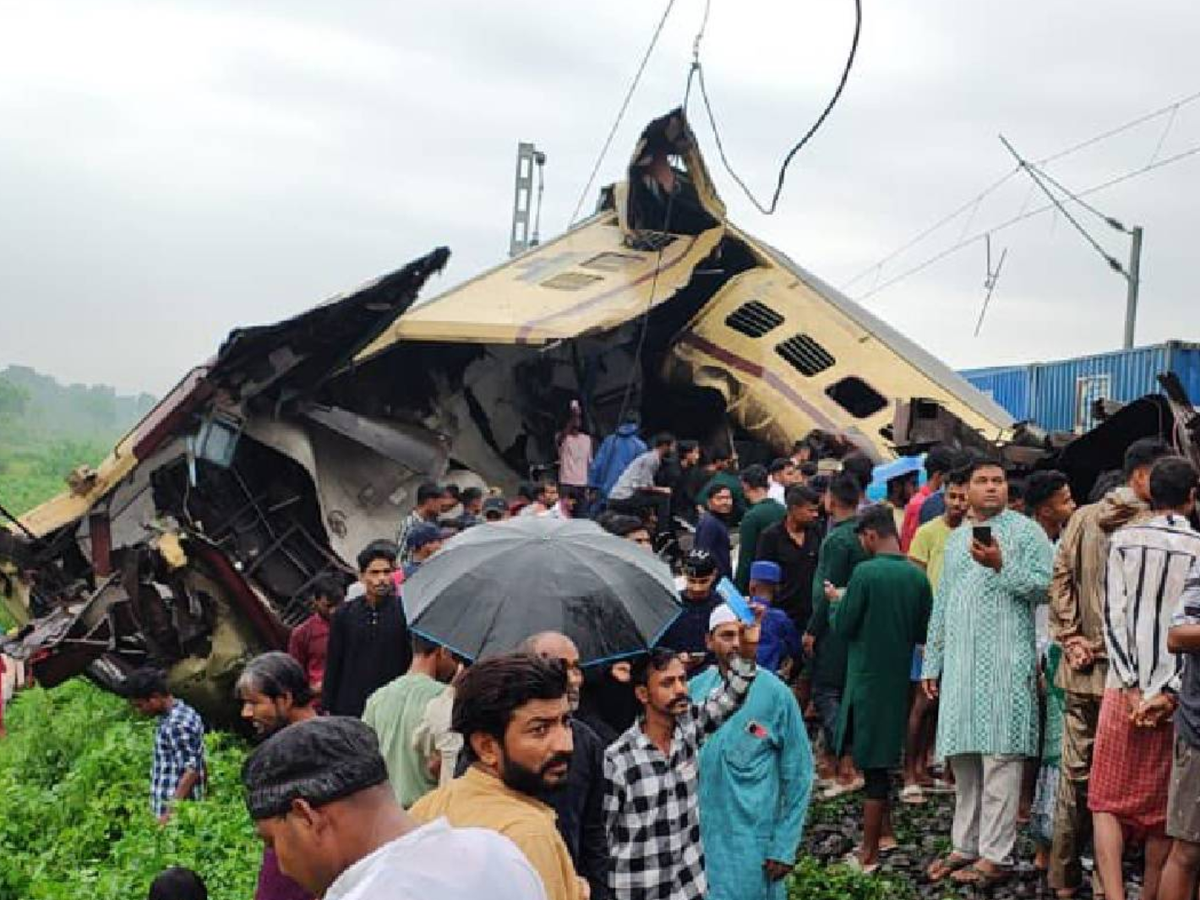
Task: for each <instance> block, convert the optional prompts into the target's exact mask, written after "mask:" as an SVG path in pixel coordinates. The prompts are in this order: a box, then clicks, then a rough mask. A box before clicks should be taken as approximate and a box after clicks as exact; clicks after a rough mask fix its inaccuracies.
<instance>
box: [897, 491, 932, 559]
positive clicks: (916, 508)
mask: <svg viewBox="0 0 1200 900" xmlns="http://www.w3.org/2000/svg"><path fill="white" fill-rule="evenodd" d="M932 493H933V488H932V487H930V486H929V484H928V483H926V484H923V485H921V489H920V490H919V491H917V492H916V494H914V495H913V498H912V499H911V500H909V501H908V505H907V506H905V507H904V526H903V527H902V528H901V529H900V552H901V553H907V552H908V546H909V544H911V543H912V539H913V538H914V537H916V535H917V529H918V528H920V527H921V507H922V506H924V505H925V501H926V500H928V499H929V496H930V495H931V494H932Z"/></svg>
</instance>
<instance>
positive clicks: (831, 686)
mask: <svg viewBox="0 0 1200 900" xmlns="http://www.w3.org/2000/svg"><path fill="white" fill-rule="evenodd" d="M861 499H862V490H861V489H860V487H859V484H858V481H857V480H856V479H855V478H854V476H853V475H851V474H850V473H847V472H843V473H841V474H840V475H837V476H836V477H835V478H834V479H833V481H832V482H831V483H830V485H829V491H828V493H826V495H825V509H826V511H827V512H828V513H829V520H830V529H829V534H827V535H826V536H825V540H824V541H823V542H822V543H821V550H820V553H819V554H818V556H817V571H816V573H815V574H814V575H813V591H812V596H813V612H812V617H811V618H810V619H809V621H808V628H807V629H806V631H805V634H804V637H803V643H804V652H805V653H807V654H808V655H810V656H812V658H813V665H812V697H813V705H814V706H815V707H816V708H817V714H818V715H819V716H820V718H821V730H822V732H823V733H824V736H825V752H826V754H827V756H826V758H825V760H824V761H823V762H824V768H825V769H826V770H828V769H829V767H830V765H831V763H833V760H834V759H836V756H835V755H834V750H833V748H834V745H835V743H836V740H835V739H836V735H837V721H838V710H839V708H840V706H841V702H842V691H843V690H844V688H845V686H846V642H845V640H843V639H842V637H841V636H840V635H839V634H837V632H835V631H833V630H832V629H831V628H830V627H829V600H828V599H827V598H826V596H825V582H827V581H828V582H830V583H831V584H832V585H833V586H834V587H835V588H839V589H841V588H844V587H845V586H846V585H848V584H849V583H850V575H851V573H852V572H853V571H854V567H855V566H857V565H858V564H859V563H861V562H864V561H865V560H866V559H867V554H866V551H864V550H863V548H862V544H860V543H859V541H858V535H857V534H855V533H854V525H855V517H856V515H857V514H858V504H859V502H860V500H861ZM833 764H834V765H835V766H836V769H837V772H836V779H835V780H834V782H833V783H832V784H828V785H827V786H826V789H825V792H824V793H823V794H822V799H825V800H832V799H833V798H834V797H839V796H841V795H842V794H846V793H850V792H851V791H853V790H855V789H856V788H858V787H861V786H862V785H861V783H860V782H858V781H857V779H856V778H855V777H854V772H853V766H852V765H850V761H849V759H848V758H846V759H843V760H841V761H840V763H833ZM829 774H833V773H829Z"/></svg>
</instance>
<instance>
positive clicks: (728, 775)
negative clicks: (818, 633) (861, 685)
mask: <svg viewBox="0 0 1200 900" xmlns="http://www.w3.org/2000/svg"><path fill="white" fill-rule="evenodd" d="M755 565H758V563H755ZM738 631H739V629H738V621H737V616H735V615H734V614H733V611H732V610H731V609H730V608H729V607H728V606H726V605H725V604H721V605H720V606H718V607H717V608H716V609H715V610H713V613H712V615H711V616H710V618H709V633H708V646H709V650H710V651H711V652H712V654H713V656H715V657H716V660H717V665H716V668H710V669H707V670H706V671H704V672H702V673H701V674H700V675H699V676H697V677H696V678H694V679H692V681H691V682H690V683H689V684H688V693H689V694H690V695H691V698H692V702H693V703H699V702H701V701H702V700H703V699H704V698H705V697H707V696H709V695H710V694H711V693H712V692H713V690H714V689H716V688H717V686H718V685H720V684H721V682H722V679H725V678H727V677H728V672H729V667H730V664H731V663H732V661H733V658H734V657H736V656H737V652H738V651H737V648H738ZM765 631H766V629H765V623H764V634H763V638H764V640H765V638H766V634H765ZM762 646H763V645H761V644H760V645H759V659H760V661H761V659H762ZM812 779H813V758H812V750H811V749H810V748H809V744H808V734H807V733H806V732H805V730H804V717H803V716H802V715H801V713H800V707H799V705H798V704H797V703H796V698H795V697H794V696H793V694H792V692H791V691H790V690H788V688H787V686H786V685H784V683H783V682H782V681H780V680H779V679H778V678H776V677H775V676H774V675H772V674H771V673H770V672H764V671H762V670H761V669H760V671H759V674H758V677H757V678H755V679H754V681H753V682H752V683H751V685H750V693H749V695H748V696H747V697H746V702H745V703H744V704H743V706H742V708H741V709H739V710H738V711H737V712H736V713H734V714H733V716H731V717H730V718H729V719H728V720H726V722H725V723H724V724H723V725H721V727H720V728H718V729H717V730H716V732H715V733H714V734H712V735H711V736H710V737H709V738H708V740H707V741H706V742H705V744H704V746H703V747H702V748H701V750H700V834H701V840H702V841H703V843H704V855H705V867H706V869H707V871H708V898H709V900H782V898H783V897H784V896H785V893H786V891H785V888H784V878H785V877H786V876H787V874H788V873H789V872H790V871H791V870H792V867H793V866H794V865H795V859H796V857H795V854H796V849H797V848H798V847H799V846H800V838H801V836H802V832H803V829H804V818H805V815H806V813H807V812H808V802H809V797H810V795H811V789H812Z"/></svg>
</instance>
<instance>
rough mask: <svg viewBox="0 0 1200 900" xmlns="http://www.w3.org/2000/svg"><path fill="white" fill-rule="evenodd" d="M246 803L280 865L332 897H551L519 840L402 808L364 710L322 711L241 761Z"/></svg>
mask: <svg viewBox="0 0 1200 900" xmlns="http://www.w3.org/2000/svg"><path fill="white" fill-rule="evenodd" d="M242 783H243V785H244V786H245V788H246V806H247V808H248V809H249V812H250V817H251V818H252V819H253V820H254V824H255V828H256V829H257V830H258V834H259V836H260V837H261V838H262V839H263V842H264V843H265V844H266V845H267V846H268V847H270V848H272V849H273V850H274V851H275V854H276V856H277V857H278V860H279V866H280V869H281V870H282V871H283V873H284V874H285V875H287V876H288V877H290V878H292V879H293V880H295V881H296V882H298V883H299V884H300V885H301V886H302V887H304V888H305V889H306V890H308V891H309V892H310V893H311V894H312V895H313V896H317V897H324V898H325V900H375V898H378V897H388V898H396V900H426V898H429V897H437V898H438V900H476V898H479V897H488V898H501V900H544V898H545V897H546V893H545V890H544V888H543V886H542V883H541V879H540V878H539V877H538V874H537V872H536V871H535V870H534V869H533V867H532V866H530V864H529V862H528V861H527V860H526V859H525V857H524V856H523V855H522V854H521V852H520V851H519V850H518V849H517V848H516V846H514V844H513V843H512V841H509V840H507V839H506V838H504V837H502V836H500V835H498V834H496V833H495V832H491V831H486V830H484V829H479V828H451V827H450V825H449V824H448V823H447V822H446V820H445V819H438V820H437V821H434V822H431V823H429V824H427V825H425V826H423V827H419V826H418V825H417V823H416V822H414V821H413V819H412V818H411V817H410V816H409V815H408V814H407V813H405V812H404V810H403V809H401V808H400V805H399V804H398V803H397V802H396V798H395V795H394V794H393V793H392V789H391V787H390V786H389V785H388V780H387V767H386V765H385V764H384V761H383V757H382V756H380V754H379V747H378V745H377V743H376V741H375V735H374V733H373V732H372V731H371V729H370V728H368V727H367V726H366V725H365V724H363V723H362V722H360V721H358V720H357V719H350V718H340V717H330V718H315V719H309V720H307V721H304V722H299V723H297V724H295V725H290V726H288V727H287V728H284V729H283V730H282V731H280V732H278V733H277V734H276V735H274V736H273V737H271V738H270V739H268V740H267V741H266V742H265V743H263V744H262V746H260V747H259V748H258V749H257V750H256V751H255V752H254V753H253V754H252V755H251V756H250V757H249V759H247V760H246V763H245V765H244V766H243V768H242Z"/></svg>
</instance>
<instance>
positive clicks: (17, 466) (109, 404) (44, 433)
mask: <svg viewBox="0 0 1200 900" xmlns="http://www.w3.org/2000/svg"><path fill="white" fill-rule="evenodd" d="M153 405H154V398H153V397H150V396H149V395H147V394H142V395H139V396H137V397H121V396H118V395H117V393H116V391H114V390H113V388H111V387H108V386H106V385H93V386H91V387H88V386H85V385H82V384H73V385H70V386H67V387H64V386H62V385H60V384H59V383H58V382H57V381H55V380H54V379H53V378H49V377H47V376H45V375H40V374H38V373H37V372H35V371H34V370H33V369H29V368H25V367H23V366H9V367H8V368H7V369H5V370H3V371H2V372H0V504H3V505H4V506H5V508H7V509H8V510H9V511H10V512H12V513H14V514H17V515H20V514H21V513H24V512H27V511H28V510H29V509H31V508H33V507H34V506H36V505H37V504H39V503H41V502H43V501H45V500H48V499H49V498H51V497H53V496H54V495H55V494H57V493H59V492H60V491H62V490H63V489H64V488H65V486H66V485H65V478H66V476H67V475H68V474H69V473H70V472H71V471H72V470H73V469H74V468H75V467H76V466H79V465H84V464H86V465H92V466H94V465H96V464H97V463H99V462H100V460H102V459H103V458H104V456H105V454H107V453H108V451H109V450H110V449H111V448H112V445H113V443H114V442H116V441H117V440H118V439H119V438H120V437H121V435H122V434H124V433H125V432H126V431H128V430H129V428H131V427H132V426H133V425H134V424H135V423H137V422H138V420H140V419H141V418H142V416H144V415H145V414H146V413H147V412H148V411H149V410H150V408H151V407H152V406H153Z"/></svg>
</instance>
